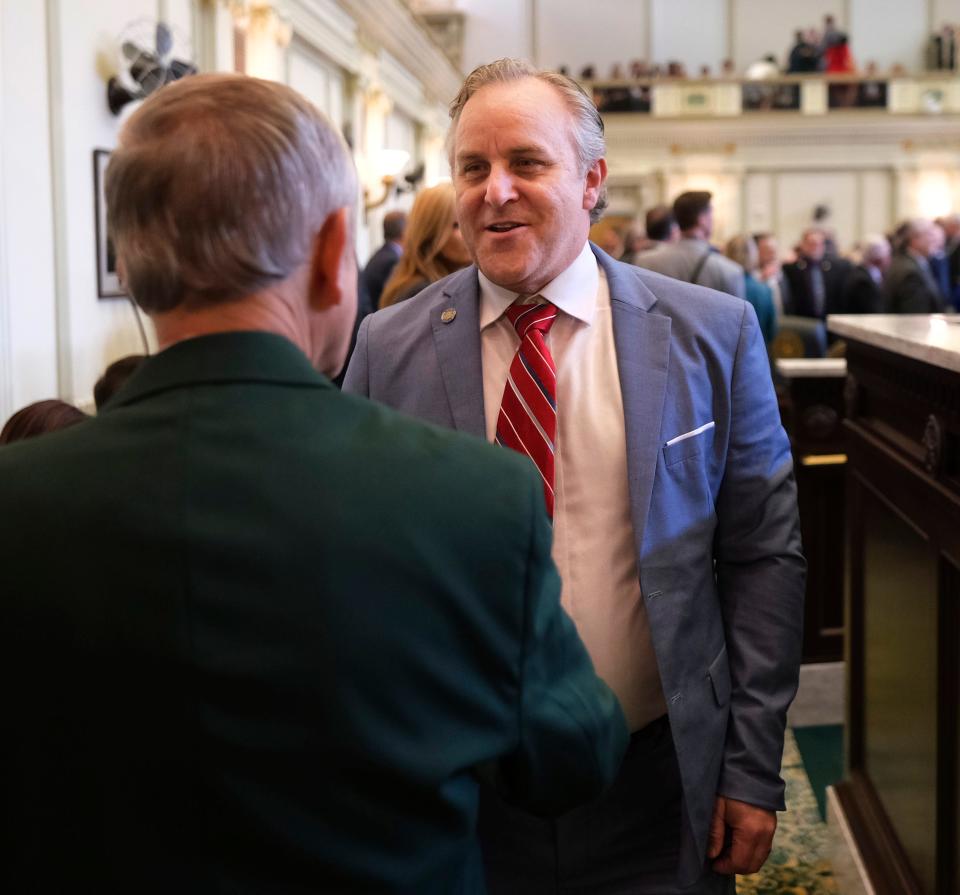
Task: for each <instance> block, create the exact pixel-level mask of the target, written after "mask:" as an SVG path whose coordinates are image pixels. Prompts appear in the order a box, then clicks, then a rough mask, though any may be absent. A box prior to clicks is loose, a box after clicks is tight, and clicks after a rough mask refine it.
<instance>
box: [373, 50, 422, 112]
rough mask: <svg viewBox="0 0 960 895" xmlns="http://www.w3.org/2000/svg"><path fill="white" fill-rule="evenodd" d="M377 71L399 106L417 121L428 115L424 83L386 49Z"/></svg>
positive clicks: (386, 92) (394, 101) (386, 89)
mask: <svg viewBox="0 0 960 895" xmlns="http://www.w3.org/2000/svg"><path fill="white" fill-rule="evenodd" d="M377 73H378V76H379V78H378V80H379V82H380V86H381V87H382V88H383V92H384V93H385V94H386V95H387V96H388V97H389V98H390V100H391V101H392V102H393V103H394V105H395V106H397V108H399V109H400V110H401V111H402V112H404V113H405V114H406V115H409V116H410V117H411V118H413V119H414V120H415V121H420V120H421V119H423V118H425V117H426V114H425V106H426V105H427V103H426V97H425V95H424V89H423V85H422V84H421V83H420V82H419V81H418V80H417V79H416V78H415V77H414V76H413V75H412V74H410V72H408V71H407V70H406V69H405V68H404V67H403V65H401V63H400V62H399V61H398V60H397V59H395V58H394V57H393V56H391V55H390V53H388V52H386V51H385V50H381V51H380V53H379V55H378V57H377Z"/></svg>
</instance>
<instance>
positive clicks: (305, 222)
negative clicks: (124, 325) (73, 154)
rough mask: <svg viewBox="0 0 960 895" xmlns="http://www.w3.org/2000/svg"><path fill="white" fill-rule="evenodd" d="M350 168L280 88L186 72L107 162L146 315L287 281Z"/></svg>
mask: <svg viewBox="0 0 960 895" xmlns="http://www.w3.org/2000/svg"><path fill="white" fill-rule="evenodd" d="M354 194H355V175H354V171H353V165H352V162H351V160H350V156H349V153H348V151H347V148H346V144H345V143H344V142H343V139H342V137H341V136H340V135H339V134H338V133H337V131H336V130H334V128H333V127H332V126H331V125H330V123H329V122H328V121H327V120H326V119H325V118H324V116H323V115H322V114H321V113H320V112H319V111H317V109H315V108H314V107H313V106H312V105H311V104H310V103H309V102H308V101H307V100H306V99H304V98H303V97H302V96H300V94H298V93H296V92H295V91H294V90H292V89H291V88H289V87H286V86H285V85H283V84H278V83H274V82H270V81H262V80H258V79H256V78H248V77H244V76H242V75H228V74H218V75H196V76H193V77H189V78H184V79H183V80H181V81H178V82H176V83H175V84H171V85H168V86H166V87H163V88H162V89H161V90H159V91H157V92H156V93H155V94H154V95H153V96H151V97H150V99H148V100H147V101H146V102H145V103H144V104H143V105H142V106H141V107H140V108H139V109H138V110H137V111H136V112H135V113H134V114H133V116H131V118H130V120H129V121H128V122H127V124H126V126H125V127H124V129H123V131H122V133H121V136H120V145H119V147H118V148H117V149H116V150H115V151H114V153H113V155H112V157H111V159H110V165H109V167H108V169H107V177H106V196H107V208H108V215H109V218H110V228H111V236H112V238H113V241H114V245H115V246H116V250H117V257H118V261H119V265H120V269H121V272H122V275H123V278H124V281H125V283H126V285H127V287H128V289H129V290H130V293H131V295H133V297H134V299H135V300H136V301H137V303H138V304H139V305H140V306H141V307H142V308H143V309H144V310H145V311H147V312H148V313H162V312H165V311H170V310H172V309H173V308H176V307H178V306H180V305H183V306H184V307H186V308H190V309H195V308H201V307H206V306H209V305H214V304H218V303H222V302H227V301H232V300H235V299H239V298H243V297H244V296H246V295H250V294H252V293H255V292H257V291H259V290H262V289H264V288H265V287H267V286H269V285H271V284H274V283H277V282H280V281H283V280H285V279H287V278H288V277H289V276H290V275H291V274H292V273H293V272H294V271H296V270H297V269H298V268H299V267H300V266H301V265H303V264H304V263H305V262H306V261H307V260H308V259H309V256H310V252H311V250H312V244H313V241H314V237H315V236H316V234H317V233H318V231H319V230H320V228H321V227H322V225H323V223H324V221H325V220H326V219H327V217H328V216H329V215H330V214H331V213H333V212H334V211H336V210H337V209H340V208H344V207H352V205H353V203H354V198H355V195H354Z"/></svg>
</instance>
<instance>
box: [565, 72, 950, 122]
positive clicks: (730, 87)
mask: <svg viewBox="0 0 960 895" xmlns="http://www.w3.org/2000/svg"><path fill="white" fill-rule="evenodd" d="M583 86H584V88H585V89H586V90H587V91H588V92H589V93H591V95H592V96H593V99H594V102H595V103H596V104H597V108H598V109H599V110H600V111H601V113H603V114H604V115H608V114H621V113H623V114H634V115H651V116H653V117H656V118H685V117H686V118H691V117H699V118H704V117H706V118H710V117H731V116H737V115H753V114H756V113H760V112H767V113H777V114H780V113H783V114H794V115H829V114H831V113H835V112H851V111H860V110H866V111H873V112H885V113H888V114H892V115H957V114H960V77H958V76H955V75H953V74H951V73H943V72H937V73H931V74H928V75H924V74H921V75H897V76H887V77H880V76H877V75H785V76H783V77H780V78H777V79H769V80H762V81H749V80H741V79H719V78H718V79H709V80H707V79H704V80H652V81H593V82H587V83H584V85H583Z"/></svg>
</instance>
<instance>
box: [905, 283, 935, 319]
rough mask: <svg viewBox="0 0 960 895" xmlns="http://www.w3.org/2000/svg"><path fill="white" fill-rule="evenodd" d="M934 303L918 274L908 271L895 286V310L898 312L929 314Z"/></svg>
mask: <svg viewBox="0 0 960 895" xmlns="http://www.w3.org/2000/svg"><path fill="white" fill-rule="evenodd" d="M935 304H936V300H935V299H934V298H933V296H932V294H931V292H930V289H929V287H928V286H927V284H926V283H925V282H924V281H923V277H921V276H920V274H915V273H910V274H908V275H907V276H905V277H904V278H903V279H902V280H901V281H900V285H899V286H898V287H897V291H896V298H895V310H896V312H897V313H899V314H929V313H930V312H931V310H933V307H934V306H935Z"/></svg>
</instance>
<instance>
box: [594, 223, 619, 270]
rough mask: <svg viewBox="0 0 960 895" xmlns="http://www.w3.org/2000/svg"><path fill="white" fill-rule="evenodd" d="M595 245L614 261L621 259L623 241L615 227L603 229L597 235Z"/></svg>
mask: <svg viewBox="0 0 960 895" xmlns="http://www.w3.org/2000/svg"><path fill="white" fill-rule="evenodd" d="M601 226H602V225H601ZM596 243H597V245H598V246H600V248H601V249H603V250H604V251H605V252H606V253H607V254H608V255H609V256H610V257H611V258H613V259H614V260H615V261H619V260H620V259H621V258H623V251H624V240H623V237H622V236H621V235H620V231H619V230H617V228H616V227H603V229H602V230H601V231H600V233H599V234H598V235H597V239H596Z"/></svg>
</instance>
